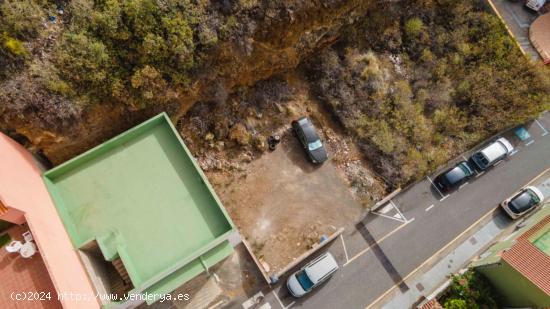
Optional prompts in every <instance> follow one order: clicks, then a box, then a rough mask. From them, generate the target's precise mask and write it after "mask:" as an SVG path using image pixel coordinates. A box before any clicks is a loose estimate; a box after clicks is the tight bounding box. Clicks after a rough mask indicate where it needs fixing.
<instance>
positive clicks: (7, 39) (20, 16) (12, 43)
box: [0, 0, 46, 80]
mask: <svg viewBox="0 0 550 309" xmlns="http://www.w3.org/2000/svg"><path fill="white" fill-rule="evenodd" d="M43 4H45V3H42V2H41V1H37V0H2V1H0V80H2V79H4V78H6V77H8V76H9V75H10V74H12V73H14V72H15V71H16V70H18V69H21V68H22V67H23V64H24V63H25V59H27V58H28V56H29V52H28V50H27V48H26V47H25V44H24V42H26V41H29V40H32V39H35V38H37V37H38V36H39V35H40V33H41V31H42V29H43V23H44V22H45V21H46V14H45V13H44V10H43V8H42V5H43Z"/></svg>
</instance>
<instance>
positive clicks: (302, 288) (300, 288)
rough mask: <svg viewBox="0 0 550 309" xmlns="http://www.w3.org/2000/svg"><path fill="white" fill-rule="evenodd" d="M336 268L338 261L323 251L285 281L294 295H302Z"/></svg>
mask: <svg viewBox="0 0 550 309" xmlns="http://www.w3.org/2000/svg"><path fill="white" fill-rule="evenodd" d="M337 270H338V263H336V260H335V259H334V257H333V256H332V254H330V253H328V252H327V253H325V254H323V255H321V256H319V257H317V258H316V259H315V260H313V261H311V262H309V263H308V264H307V265H306V266H304V267H303V268H302V269H300V270H299V271H297V272H295V273H293V274H292V275H291V276H290V277H289V278H288V281H287V282H286V286H287V288H288V291H289V292H290V294H292V296H294V297H302V296H304V295H306V294H307V293H309V292H310V291H311V290H313V289H314V288H315V287H317V286H319V285H320V284H321V283H323V282H324V281H326V280H327V279H328V278H330V277H331V276H332V274H334V272H336V271H337Z"/></svg>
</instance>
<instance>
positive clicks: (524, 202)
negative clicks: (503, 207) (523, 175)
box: [510, 190, 540, 214]
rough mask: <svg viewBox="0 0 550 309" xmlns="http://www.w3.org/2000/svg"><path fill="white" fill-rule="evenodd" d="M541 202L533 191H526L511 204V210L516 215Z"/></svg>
mask: <svg viewBox="0 0 550 309" xmlns="http://www.w3.org/2000/svg"><path fill="white" fill-rule="evenodd" d="M539 202H540V199H539V197H538V196H537V195H536V194H535V193H534V192H533V191H531V190H525V191H523V192H522V193H520V194H518V195H517V196H516V197H514V198H513V199H512V201H511V202H510V209H511V210H512V211H513V212H514V213H517V214H519V213H522V212H524V211H526V210H528V209H529V208H531V207H533V205H536V204H537V203H539Z"/></svg>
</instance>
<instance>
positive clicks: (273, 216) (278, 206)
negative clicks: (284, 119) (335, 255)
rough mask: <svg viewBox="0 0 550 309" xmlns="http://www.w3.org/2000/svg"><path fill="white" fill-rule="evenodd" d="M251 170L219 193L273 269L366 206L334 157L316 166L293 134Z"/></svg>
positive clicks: (237, 223) (277, 268) (253, 163)
mask: <svg viewBox="0 0 550 309" xmlns="http://www.w3.org/2000/svg"><path fill="white" fill-rule="evenodd" d="M248 170H249V172H248V173H247V174H244V176H243V178H241V179H239V180H238V181H234V182H233V183H231V184H230V185H229V186H228V187H227V188H225V189H224V190H222V192H219V194H220V196H221V198H222V200H223V201H224V204H225V207H226V208H227V211H228V212H229V214H230V216H231V218H232V219H233V221H234V222H235V224H236V225H237V226H238V227H239V230H240V231H241V233H242V234H244V236H245V237H246V238H247V240H248V241H249V242H250V243H251V244H252V247H253V250H254V251H255V254H256V255H257V256H258V257H259V258H260V259H262V260H264V261H265V262H267V264H268V265H269V266H270V268H271V270H270V272H275V271H277V270H279V269H280V268H282V267H284V266H285V265H286V264H288V263H289V262H291V261H292V260H293V258H295V257H297V256H299V255H300V254H302V253H303V252H305V251H306V250H307V249H308V248H310V247H311V245H312V244H314V243H316V242H318V241H319V239H320V237H321V235H323V234H325V235H329V234H332V233H333V232H334V231H335V230H336V229H337V228H338V227H340V226H344V225H346V224H348V223H349V222H353V221H354V219H357V218H358V216H359V215H360V214H361V212H362V207H361V206H360V204H359V203H358V202H357V201H355V200H354V199H353V197H352V195H351V194H350V192H349V190H348V187H347V186H346V184H345V183H344V182H343V181H342V179H341V177H340V176H339V175H338V172H337V170H336V169H335V168H334V166H333V165H332V164H331V162H326V163H325V164H323V165H322V166H319V167H317V166H313V165H312V164H311V163H309V162H308V161H307V160H306V156H305V153H304V151H303V150H302V148H301V147H300V145H299V143H298V142H297V140H296V138H294V137H293V136H292V135H291V134H286V135H285V136H284V138H283V141H282V142H281V144H280V145H279V147H277V149H276V150H275V151H273V152H271V153H268V154H265V155H263V156H262V157H261V158H260V159H258V160H256V161H254V162H252V163H251V166H250V168H249V169H248Z"/></svg>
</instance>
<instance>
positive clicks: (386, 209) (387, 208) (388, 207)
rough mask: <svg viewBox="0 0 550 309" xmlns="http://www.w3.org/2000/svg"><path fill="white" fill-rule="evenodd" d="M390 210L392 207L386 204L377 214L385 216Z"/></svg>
mask: <svg viewBox="0 0 550 309" xmlns="http://www.w3.org/2000/svg"><path fill="white" fill-rule="evenodd" d="M391 209H392V206H391V205H390V204H389V203H388V204H386V206H384V207H383V208H382V209H380V210H379V211H377V212H378V213H381V214H387V213H388V212H389V211H390V210H391Z"/></svg>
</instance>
